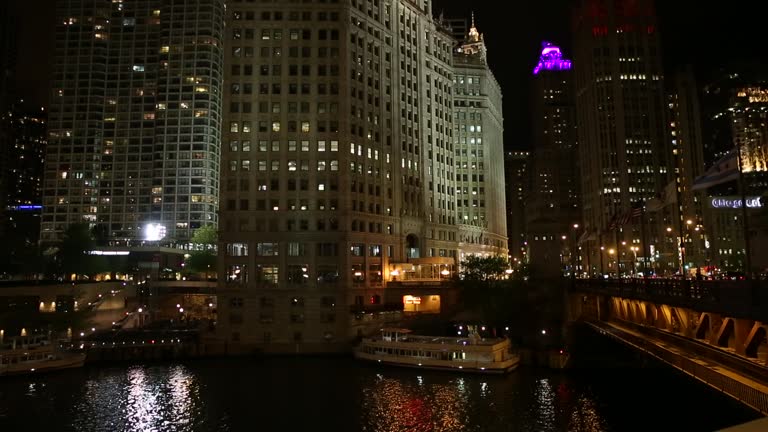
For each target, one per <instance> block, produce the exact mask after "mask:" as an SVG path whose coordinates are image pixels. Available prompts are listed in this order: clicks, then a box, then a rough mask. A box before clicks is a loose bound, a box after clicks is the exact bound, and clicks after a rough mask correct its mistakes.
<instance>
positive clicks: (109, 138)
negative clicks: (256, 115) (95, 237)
mask: <svg viewBox="0 0 768 432" xmlns="http://www.w3.org/2000/svg"><path fill="white" fill-rule="evenodd" d="M56 16H57V27H56V48H55V56H54V60H53V71H54V73H53V82H52V95H51V104H50V112H49V123H48V125H49V145H48V152H47V156H46V165H45V183H44V198H43V206H44V208H43V220H42V232H41V241H43V242H50V241H55V240H57V239H59V237H60V235H61V233H62V232H63V231H64V230H65V229H66V228H67V226H68V225H69V224H72V223H77V222H87V223H89V224H91V225H92V226H95V225H100V226H101V227H102V228H103V229H104V231H105V232H107V233H108V236H109V241H110V242H111V243H113V244H135V242H136V241H137V240H143V237H144V233H143V230H144V228H145V227H146V226H148V225H149V224H154V226H157V225H159V226H162V227H163V231H164V232H165V238H164V239H163V241H164V242H169V243H173V242H178V243H184V242H186V241H187V240H188V239H189V238H190V236H191V233H192V232H193V231H194V229H195V228H198V227H200V226H203V225H206V224H216V223H217V206H218V189H219V185H218V181H219V154H220V149H219V143H220V133H221V86H222V79H223V65H222V61H223V46H222V35H223V31H224V3H223V1H222V0H136V1H133V0H132V1H119V0H87V1H86V0H60V1H58V2H57V9H56Z"/></svg>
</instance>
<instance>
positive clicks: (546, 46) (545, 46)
mask: <svg viewBox="0 0 768 432" xmlns="http://www.w3.org/2000/svg"><path fill="white" fill-rule="evenodd" d="M570 69H571V61H570V60H566V59H564V58H563V53H561V52H560V48H559V47H556V46H554V45H552V44H551V43H549V42H542V43H541V57H539V64H537V65H536V67H535V68H533V74H534V75H536V74H538V73H539V71H541V70H570Z"/></svg>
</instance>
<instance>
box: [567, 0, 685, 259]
mask: <svg viewBox="0 0 768 432" xmlns="http://www.w3.org/2000/svg"><path fill="white" fill-rule="evenodd" d="M575 12H576V13H575V16H574V18H575V19H574V41H575V51H574V65H575V66H574V71H575V78H576V112H577V126H578V143H579V145H578V146H579V164H580V177H581V196H582V204H583V208H582V211H583V221H584V224H585V229H587V230H589V231H590V232H594V233H597V234H596V235H595V236H594V240H591V241H590V242H589V244H587V245H583V246H584V247H585V248H586V249H585V251H586V252H587V253H588V254H589V256H588V258H587V260H588V262H590V263H591V266H592V269H593V270H595V269H596V267H595V263H598V262H599V261H600V258H599V254H600V246H603V245H605V246H611V245H614V242H615V245H614V246H615V247H619V248H620V250H619V251H618V252H617V253H618V257H619V258H620V259H621V261H622V262H623V263H626V266H625V267H624V268H622V271H625V270H627V269H629V268H630V267H629V263H630V262H631V260H632V259H633V253H632V252H631V251H630V250H629V248H630V247H633V246H636V247H637V246H639V247H640V248H641V249H640V250H641V251H643V250H645V251H646V253H647V252H648V251H650V250H651V249H653V250H656V251H658V250H660V249H664V250H669V252H668V253H670V254H672V253H674V252H672V251H673V250H674V249H676V248H675V247H674V246H675V239H674V238H672V237H670V236H668V235H666V232H665V229H664V228H665V226H664V221H665V220H671V219H672V217H671V216H669V215H667V214H666V213H665V212H666V211H667V210H665V211H660V212H653V213H650V212H649V213H648V214H647V218H646V219H647V224H646V225H647V233H646V236H645V237H646V242H645V243H646V244H642V239H641V237H643V236H642V233H641V224H640V223H639V218H633V219H629V220H624V221H622V222H621V223H618V224H616V225H617V226H618V228H616V229H613V230H612V232H610V233H609V232H607V228H608V227H609V226H610V225H611V220H612V219H613V217H614V216H615V215H618V216H620V217H622V216H627V215H631V214H632V208H634V207H641V206H643V204H644V202H645V201H646V200H648V199H650V198H652V197H654V196H655V195H656V194H657V193H660V192H661V191H663V190H664V188H665V186H666V185H667V184H668V183H669V182H670V180H672V179H673V176H672V174H673V164H672V152H671V149H670V143H669V139H668V135H667V124H666V118H667V109H666V106H665V105H666V97H665V88H664V75H663V72H662V65H661V44H660V39H659V30H658V26H657V23H656V16H655V11H654V7H653V2H652V1H651V0H641V1H636V0H620V1H614V0H583V1H581V2H580V3H579V7H577V8H576V11H575ZM669 211H671V210H669ZM620 242H626V245H624V244H620ZM662 246H663V247H662ZM667 246H670V247H667ZM638 256H643V253H642V252H640V253H638ZM672 259H674V256H672ZM605 270H608V269H607V268H606V269H605ZM612 271H613V272H615V271H616V267H615V266H614V267H613V268H612Z"/></svg>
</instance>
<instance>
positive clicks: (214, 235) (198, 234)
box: [191, 225, 219, 249]
mask: <svg viewBox="0 0 768 432" xmlns="http://www.w3.org/2000/svg"><path fill="white" fill-rule="evenodd" d="M218 241H219V233H218V232H217V231H216V227H214V226H213V225H204V226H202V227H200V228H198V229H196V230H195V232H194V233H193V234H192V240H191V243H192V244H194V245H195V249H197V248H198V246H199V247H200V248H201V249H215V248H216V243H217V242H218Z"/></svg>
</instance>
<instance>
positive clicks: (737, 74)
mask: <svg viewBox="0 0 768 432" xmlns="http://www.w3.org/2000/svg"><path fill="white" fill-rule="evenodd" d="M702 81H703V83H704V85H703V90H702V92H701V98H700V99H701V112H702V130H703V136H704V149H705V151H704V164H705V166H706V167H711V166H712V165H713V164H714V163H715V162H716V161H717V160H719V159H721V158H723V157H724V156H726V155H727V154H728V153H729V152H730V151H731V150H733V148H734V145H735V143H734V135H733V133H734V130H733V129H734V126H733V122H732V120H733V117H732V112H731V111H730V110H729V108H733V109H736V107H734V106H732V104H733V103H734V102H736V101H735V100H734V98H735V97H736V95H737V93H738V92H739V91H741V90H744V89H747V88H755V87H757V88H760V87H763V88H765V87H768V85H766V83H768V71H766V69H765V66H764V65H762V64H758V63H751V62H746V63H743V62H736V63H733V64H729V65H727V66H724V67H723V68H721V69H718V70H716V71H714V72H712V73H710V74H707V75H706V76H705V77H704V78H703V79H702ZM753 100H754V97H753Z"/></svg>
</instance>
